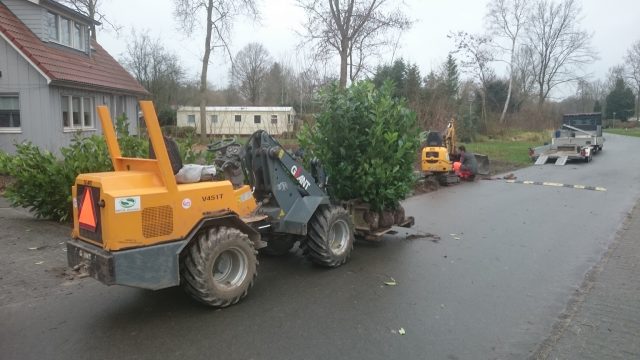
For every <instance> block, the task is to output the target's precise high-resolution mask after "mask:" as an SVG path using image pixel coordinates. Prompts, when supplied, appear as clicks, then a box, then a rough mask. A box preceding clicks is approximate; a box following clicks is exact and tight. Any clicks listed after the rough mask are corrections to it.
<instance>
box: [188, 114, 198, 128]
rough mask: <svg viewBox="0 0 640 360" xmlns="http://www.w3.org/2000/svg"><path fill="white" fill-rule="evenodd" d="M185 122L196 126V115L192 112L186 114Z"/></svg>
mask: <svg viewBox="0 0 640 360" xmlns="http://www.w3.org/2000/svg"><path fill="white" fill-rule="evenodd" d="M187 124H189V125H193V126H196V116H195V115H193V114H191V115H187Z"/></svg>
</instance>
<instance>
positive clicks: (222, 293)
mask: <svg viewBox="0 0 640 360" xmlns="http://www.w3.org/2000/svg"><path fill="white" fill-rule="evenodd" d="M257 266H258V260H257V258H256V250H255V249H254V247H253V244H252V243H251V241H250V240H249V237H248V236H247V235H246V234H244V233H242V232H241V231H240V230H238V229H234V228H228V227H211V228H207V229H204V230H202V231H200V233H198V235H197V238H196V240H195V241H194V242H193V243H192V244H191V245H190V246H189V247H188V248H187V249H186V251H185V256H184V258H183V263H182V266H181V275H182V283H183V287H184V289H185V290H186V292H187V293H189V295H191V296H192V297H193V298H194V299H196V300H198V301H200V302H202V303H203V304H205V305H209V306H215V307H226V306H229V305H233V304H235V303H237V302H238V301H240V300H241V299H242V298H244V297H245V296H247V292H248V291H249V289H250V288H251V286H252V285H253V281H254V279H255V277H256V276H257V274H258V272H257Z"/></svg>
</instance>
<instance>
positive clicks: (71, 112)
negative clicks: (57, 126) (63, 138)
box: [60, 95, 94, 130]
mask: <svg viewBox="0 0 640 360" xmlns="http://www.w3.org/2000/svg"><path fill="white" fill-rule="evenodd" d="M60 105H61V106H60V107H61V109H62V126H64V128H65V129H66V130H82V129H93V128H94V126H93V98H90V97H80V96H69V95H65V96H63V97H62V101H61V103H60Z"/></svg>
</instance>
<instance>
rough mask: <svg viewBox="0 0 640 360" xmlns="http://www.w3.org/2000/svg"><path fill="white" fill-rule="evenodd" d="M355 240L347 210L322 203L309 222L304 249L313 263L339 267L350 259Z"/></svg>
mask: <svg viewBox="0 0 640 360" xmlns="http://www.w3.org/2000/svg"><path fill="white" fill-rule="evenodd" d="M354 240H355V235H354V229H353V223H352V222H351V217H350V216H349V213H348V212H347V210H345V209H344V208H342V207H340V206H326V205H322V206H320V207H319V208H318V210H316V213H315V214H314V215H313V218H312V219H311V221H310V222H309V231H308V236H307V239H306V241H304V242H303V250H304V253H305V255H306V256H307V258H309V260H311V261H312V262H313V263H315V264H318V265H321V266H325V267H338V266H340V265H342V264H344V263H345V262H347V260H348V259H349V256H351V251H352V250H353V242H354Z"/></svg>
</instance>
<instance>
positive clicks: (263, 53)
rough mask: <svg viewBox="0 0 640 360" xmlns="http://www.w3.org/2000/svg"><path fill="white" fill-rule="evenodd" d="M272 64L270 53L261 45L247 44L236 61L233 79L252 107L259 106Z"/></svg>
mask: <svg viewBox="0 0 640 360" xmlns="http://www.w3.org/2000/svg"><path fill="white" fill-rule="evenodd" d="M271 63H272V61H271V56H269V52H268V51H267V49H266V48H265V47H264V46H262V44H259V43H250V44H247V45H246V46H245V47H244V48H242V50H240V51H239V52H238V54H237V55H236V57H235V59H234V62H233V66H232V67H231V78H232V80H233V82H234V85H235V86H236V87H237V88H238V90H240V94H242V96H243V97H244V98H245V99H246V100H247V101H249V103H251V104H252V105H258V103H259V102H260V99H261V98H262V95H263V90H264V80H265V78H266V77H267V74H268V72H269V67H270V66H271Z"/></svg>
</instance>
